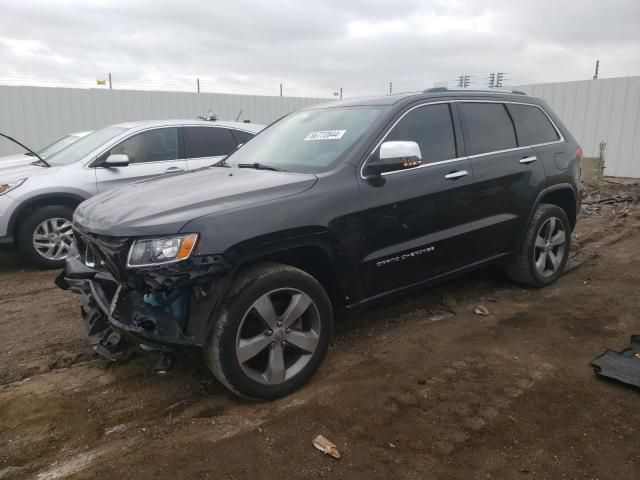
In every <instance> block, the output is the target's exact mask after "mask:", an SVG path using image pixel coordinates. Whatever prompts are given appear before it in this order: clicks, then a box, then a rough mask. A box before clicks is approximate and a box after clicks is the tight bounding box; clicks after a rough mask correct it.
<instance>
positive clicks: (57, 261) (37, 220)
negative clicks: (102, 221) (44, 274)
mask: <svg viewBox="0 0 640 480" xmlns="http://www.w3.org/2000/svg"><path fill="white" fill-rule="evenodd" d="M72 217H73V209H72V208H69V207H66V206H64V205H49V206H47V207H43V208H38V209H37V210H35V211H33V212H31V213H30V214H29V215H27V217H26V218H25V219H24V220H23V221H22V222H21V224H20V227H19V228H18V232H17V235H16V243H17V246H18V249H19V250H20V253H21V254H22V255H23V256H24V257H25V258H26V259H27V260H28V261H29V263H31V264H32V265H34V266H36V267H41V268H62V267H64V261H65V259H66V258H67V254H68V253H69V247H70V246H71V241H72V239H73V232H72V230H71V224H72V221H71V219H72Z"/></svg>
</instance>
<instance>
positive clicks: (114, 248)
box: [73, 225, 130, 281]
mask: <svg viewBox="0 0 640 480" xmlns="http://www.w3.org/2000/svg"><path fill="white" fill-rule="evenodd" d="M73 231H74V238H75V241H76V245H77V246H78V252H79V253H80V258H81V259H82V261H83V262H84V263H85V265H87V266H88V267H90V268H93V269H95V270H98V271H105V272H108V273H110V274H111V276H113V277H114V278H115V279H116V280H119V281H124V280H125V279H126V273H125V271H124V267H125V265H126V257H127V252H128V251H129V245H130V241H129V238H127V237H109V236H104V235H95V234H92V233H88V232H85V231H83V230H81V229H80V228H78V227H77V226H75V225H74V227H73Z"/></svg>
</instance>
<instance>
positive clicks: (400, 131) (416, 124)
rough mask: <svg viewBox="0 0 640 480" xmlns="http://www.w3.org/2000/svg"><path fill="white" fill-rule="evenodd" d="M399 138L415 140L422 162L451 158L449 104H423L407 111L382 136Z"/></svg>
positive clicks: (453, 145)
mask: <svg viewBox="0 0 640 480" xmlns="http://www.w3.org/2000/svg"><path fill="white" fill-rule="evenodd" d="M399 140H408V141H413V142H417V143H418V145H419V146H420V152H421V153H422V163H432V162H439V161H441V160H450V159H452V158H455V157H456V141H455V136H454V133H453V123H452V120H451V111H450V110H449V105H448V104H446V103H442V104H436V105H426V106H424V107H418V108H416V109H415V110H412V111H410V112H409V113H407V114H406V115H405V116H404V117H403V118H402V120H400V122H399V123H398V124H397V125H396V126H395V127H393V130H391V132H390V133H389V135H387V138H386V139H385V141H399Z"/></svg>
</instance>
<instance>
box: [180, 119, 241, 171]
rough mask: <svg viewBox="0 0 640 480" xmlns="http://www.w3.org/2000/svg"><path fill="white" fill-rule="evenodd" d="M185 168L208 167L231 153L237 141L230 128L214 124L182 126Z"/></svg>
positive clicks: (236, 145)
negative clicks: (185, 159)
mask: <svg viewBox="0 0 640 480" xmlns="http://www.w3.org/2000/svg"><path fill="white" fill-rule="evenodd" d="M183 132H184V146H185V154H186V158H187V168H188V169H189V170H195V169H196V168H202V167H208V166H209V165H212V164H214V163H216V162H218V161H220V160H222V159H223V158H224V157H226V156H227V155H229V154H230V153H232V152H233V151H234V150H235V149H236V148H237V147H238V142H237V141H236V139H235V137H234V136H233V134H232V133H231V130H229V129H227V128H224V127H215V126H211V127H208V126H184V127H183Z"/></svg>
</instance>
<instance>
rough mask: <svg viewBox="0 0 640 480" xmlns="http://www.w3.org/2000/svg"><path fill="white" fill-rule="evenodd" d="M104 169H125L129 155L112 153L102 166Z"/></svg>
mask: <svg viewBox="0 0 640 480" xmlns="http://www.w3.org/2000/svg"><path fill="white" fill-rule="evenodd" d="M103 165H104V166H105V167H107V168H109V167H126V166H127V165H129V155H127V154H125V153H113V154H111V155H109V156H108V157H107V159H106V160H105V161H104V164H103Z"/></svg>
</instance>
